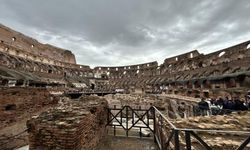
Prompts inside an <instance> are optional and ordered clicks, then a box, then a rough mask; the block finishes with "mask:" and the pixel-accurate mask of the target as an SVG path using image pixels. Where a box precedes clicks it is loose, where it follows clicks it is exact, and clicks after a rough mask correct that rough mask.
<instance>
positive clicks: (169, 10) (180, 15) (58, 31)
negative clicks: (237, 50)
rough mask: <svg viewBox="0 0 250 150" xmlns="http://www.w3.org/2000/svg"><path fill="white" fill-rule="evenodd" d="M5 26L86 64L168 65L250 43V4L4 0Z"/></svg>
mask: <svg viewBox="0 0 250 150" xmlns="http://www.w3.org/2000/svg"><path fill="white" fill-rule="evenodd" d="M0 2H1V5H0V12H1V13H0V22H1V23H2V24H4V25H7V26H9V27H11V28H13V29H15V30H18V31H20V32H23V33H24V34H27V35H29V36H32V37H34V38H36V39H38V40H39V41H41V42H43V43H50V44H54V45H56V46H58V47H62V48H66V49H70V50H72V51H73V52H74V53H75V54H76V57H77V61H78V63H80V64H87V65H91V66H96V65H101V66H103V65H104V66H105V65H112V66H114V65H128V64H134V63H143V62H149V61H155V60H158V61H162V60H164V59H165V58H167V57H171V56H174V55H178V54H181V53H184V52H187V51H190V50H193V49H198V50H200V51H201V52H204V53H208V52H212V51H215V50H218V49H220V48H225V47H227V46H231V45H233V44H237V43H239V42H243V41H246V40H249V39H250V30H249V25H250V17H249V14H250V4H249V2H248V0H238V1H235V0H227V1H226V2H225V1H223V0H217V1H214V0H204V1H200V0H189V1H186V0H178V1H176V0H157V1H155V0H136V1H135V0H126V1H124V0H106V1H97V0H71V1H66V0H64V1H62V0H43V1H38V0H22V1H20V0H0Z"/></svg>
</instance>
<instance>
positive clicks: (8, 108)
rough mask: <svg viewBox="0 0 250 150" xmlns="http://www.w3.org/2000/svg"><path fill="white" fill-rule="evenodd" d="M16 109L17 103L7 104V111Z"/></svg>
mask: <svg viewBox="0 0 250 150" xmlns="http://www.w3.org/2000/svg"><path fill="white" fill-rule="evenodd" d="M10 110H16V104H8V105H6V106H5V111H10Z"/></svg>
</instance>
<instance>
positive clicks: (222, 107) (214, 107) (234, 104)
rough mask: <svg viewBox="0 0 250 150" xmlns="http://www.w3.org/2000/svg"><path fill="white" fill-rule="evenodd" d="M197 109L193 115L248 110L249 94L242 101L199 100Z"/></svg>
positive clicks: (233, 98)
mask: <svg viewBox="0 0 250 150" xmlns="http://www.w3.org/2000/svg"><path fill="white" fill-rule="evenodd" d="M197 107H198V109H197V110H195V113H197V114H198V115H216V114H222V113H230V112H232V111H245V110H250V94H249V95H248V94H247V95H246V97H245V98H244V99H240V98H239V97H232V98H229V97H225V98H222V97H219V98H217V99H214V98H211V99H206V98H201V101H200V102H199V103H198V106H197Z"/></svg>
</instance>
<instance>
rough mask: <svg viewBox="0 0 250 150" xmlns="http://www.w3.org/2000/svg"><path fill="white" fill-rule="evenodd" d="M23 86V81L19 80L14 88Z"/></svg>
mask: <svg viewBox="0 0 250 150" xmlns="http://www.w3.org/2000/svg"><path fill="white" fill-rule="evenodd" d="M23 84H24V80H22V79H20V80H17V81H16V86H22V85H23Z"/></svg>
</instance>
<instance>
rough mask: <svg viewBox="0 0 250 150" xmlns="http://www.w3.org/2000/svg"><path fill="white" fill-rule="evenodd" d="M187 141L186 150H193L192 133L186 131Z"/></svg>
mask: <svg viewBox="0 0 250 150" xmlns="http://www.w3.org/2000/svg"><path fill="white" fill-rule="evenodd" d="M185 140H186V149H187V150H191V138H190V133H189V132H188V131H185Z"/></svg>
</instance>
